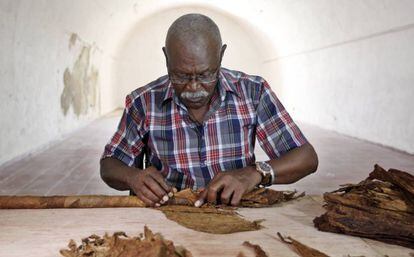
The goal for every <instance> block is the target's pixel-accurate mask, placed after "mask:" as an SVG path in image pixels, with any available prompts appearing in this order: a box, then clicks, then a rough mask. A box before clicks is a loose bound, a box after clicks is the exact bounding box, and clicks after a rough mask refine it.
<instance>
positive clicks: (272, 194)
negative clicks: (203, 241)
mask: <svg viewBox="0 0 414 257" xmlns="http://www.w3.org/2000/svg"><path fill="white" fill-rule="evenodd" d="M198 195H199V192H197V191H193V190H191V189H189V188H187V189H184V190H181V191H179V192H178V193H175V194H174V197H172V198H170V200H169V201H168V204H173V205H174V204H178V205H189V206H193V205H194V203H195V201H197V199H198ZM304 195H305V193H302V194H299V195H296V191H276V190H273V189H270V188H257V189H254V190H253V191H251V192H249V193H246V194H244V195H243V196H242V198H241V201H240V204H239V207H268V206H271V205H274V204H277V203H281V202H287V201H290V200H294V199H297V198H299V197H302V196H304Z"/></svg>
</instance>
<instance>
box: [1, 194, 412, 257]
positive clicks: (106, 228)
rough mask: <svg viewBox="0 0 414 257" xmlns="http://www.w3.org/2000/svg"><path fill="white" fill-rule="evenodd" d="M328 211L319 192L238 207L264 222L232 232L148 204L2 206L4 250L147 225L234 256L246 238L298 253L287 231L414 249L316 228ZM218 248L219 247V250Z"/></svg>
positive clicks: (316, 240)
mask: <svg viewBox="0 0 414 257" xmlns="http://www.w3.org/2000/svg"><path fill="white" fill-rule="evenodd" d="M323 212H324V210H323V208H322V200H321V197H318V196H306V197H304V198H302V199H298V200H295V201H293V202H290V203H285V204H282V205H279V206H276V207H272V208H261V209H247V208H246V209H239V213H240V214H241V215H243V216H244V217H245V218H247V219H249V220H255V219H265V221H264V222H263V223H262V224H263V225H264V226H265V227H266V228H264V229H261V230H259V231H253V232H241V233H235V234H230V235H213V234H207V233H201V232H196V231H193V230H190V229H187V228H185V227H182V226H180V225H178V224H177V223H175V222H173V221H170V220H168V219H167V218H165V216H164V214H163V213H162V212H160V211H157V210H154V209H148V208H117V209H49V210H0V228H1V229H0V256H7V257H12V256H25V257H29V256H36V257H39V256H42V257H49V256H60V254H59V249H61V248H65V247H66V245H67V243H68V242H69V239H75V241H76V242H77V243H79V242H80V239H81V238H84V237H86V236H89V235H91V234H94V233H95V234H98V235H103V234H104V233H105V232H108V233H113V232H115V231H125V232H126V233H127V234H128V235H131V236H132V235H138V234H139V233H142V232H143V227H144V225H148V226H149V228H150V229H151V230H152V231H154V232H161V233H162V234H163V235H164V237H165V238H167V239H170V240H173V241H174V244H175V245H182V246H184V247H186V248H187V249H188V250H190V251H191V252H192V253H193V255H194V256H232V257H234V256H236V255H237V254H238V253H239V252H240V251H241V250H242V251H243V252H244V253H245V254H246V256H249V255H250V256H252V254H251V252H250V251H249V249H247V248H246V247H244V246H241V244H242V243H243V241H245V240H248V241H250V242H252V243H254V244H259V245H260V246H262V248H263V249H264V250H265V251H266V252H267V253H268V254H269V256H283V257H285V256H286V257H290V256H297V255H296V254H295V253H294V252H292V251H291V250H290V249H289V248H288V247H287V246H286V245H285V244H283V243H281V242H279V241H278V240H276V239H275V238H274V237H275V236H276V232H281V233H282V234H283V235H289V236H291V237H293V238H295V239H297V240H299V241H301V242H302V243H304V244H307V245H309V246H311V247H314V248H316V249H318V250H320V251H323V252H325V253H326V254H328V255H330V256H338V257H344V256H348V254H349V255H350V256H366V257H371V256H375V257H376V256H378V257H379V256H381V257H383V256H384V255H388V256H390V257H400V256H401V257H403V256H407V257H408V256H410V253H412V252H414V250H411V249H408V248H404V247H400V246H394V245H389V244H384V243H381V242H377V241H374V240H368V239H361V238H358V237H351V236H345V235H338V234H333V233H324V232H320V231H318V230H316V229H315V228H314V226H313V223H312V220H313V218H314V217H316V216H318V215H320V214H322V213H323ZM214 253H217V255H215V254H214Z"/></svg>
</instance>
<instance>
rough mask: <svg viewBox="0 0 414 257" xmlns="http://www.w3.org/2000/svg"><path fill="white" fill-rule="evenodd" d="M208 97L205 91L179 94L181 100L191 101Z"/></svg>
mask: <svg viewBox="0 0 414 257" xmlns="http://www.w3.org/2000/svg"><path fill="white" fill-rule="evenodd" d="M207 96H208V92H207V91H204V90H202V91H197V92H194V93H193V92H183V93H181V97H182V98H186V99H193V98H199V97H207Z"/></svg>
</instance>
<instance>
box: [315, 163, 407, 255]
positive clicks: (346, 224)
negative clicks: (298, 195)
mask: <svg viewBox="0 0 414 257" xmlns="http://www.w3.org/2000/svg"><path fill="white" fill-rule="evenodd" d="M412 183H414V176H412V175H411V174H409V173H407V172H403V171H398V170H395V169H390V170H389V171H385V170H384V169H383V168H381V167H380V166H378V165H375V168H374V171H373V172H371V173H370V175H369V177H368V178H367V179H366V180H364V181H361V182H360V183H358V184H356V185H347V186H346V187H343V188H340V189H338V190H336V191H333V192H331V193H325V194H324V199H325V201H326V205H325V208H326V209H327V212H326V213H325V214H323V215H321V216H320V217H317V218H315V219H314V224H315V226H316V227H317V228H318V229H319V230H322V231H328V232H335V233H343V234H348V235H354V236H360V237H367V238H371V239H376V240H379V241H382V242H386V243H391V244H397V245H402V246H406V247H410V248H414V232H413V231H414V204H413V199H414V194H413V189H414V184H412Z"/></svg>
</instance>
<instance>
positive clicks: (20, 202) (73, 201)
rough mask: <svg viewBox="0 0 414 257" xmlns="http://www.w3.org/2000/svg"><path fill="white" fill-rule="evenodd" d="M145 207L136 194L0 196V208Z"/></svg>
mask: <svg viewBox="0 0 414 257" xmlns="http://www.w3.org/2000/svg"><path fill="white" fill-rule="evenodd" d="M117 207H145V203H144V202H142V201H141V200H140V199H139V198H138V197H136V196H109V195H73V196H0V209H55V208H117Z"/></svg>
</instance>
